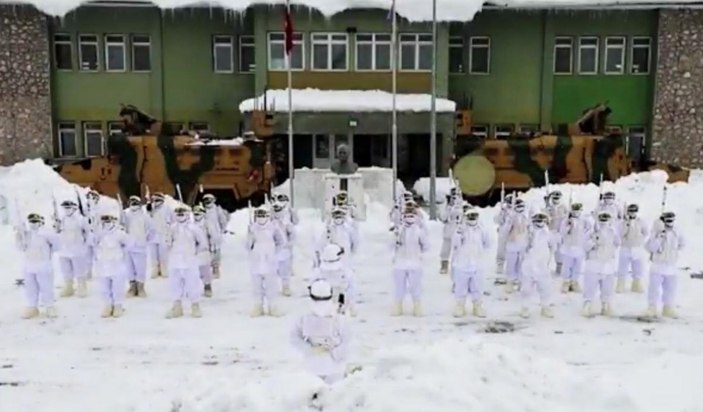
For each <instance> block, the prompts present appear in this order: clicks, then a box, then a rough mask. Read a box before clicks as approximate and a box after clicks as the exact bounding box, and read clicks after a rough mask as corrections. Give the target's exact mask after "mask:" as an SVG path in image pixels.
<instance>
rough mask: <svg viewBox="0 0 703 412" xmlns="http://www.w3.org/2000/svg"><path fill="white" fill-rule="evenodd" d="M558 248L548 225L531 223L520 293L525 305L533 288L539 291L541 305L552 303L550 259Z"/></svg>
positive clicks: (523, 262) (530, 296)
mask: <svg viewBox="0 0 703 412" xmlns="http://www.w3.org/2000/svg"><path fill="white" fill-rule="evenodd" d="M555 249H556V241H555V239H554V236H553V234H552V233H551V232H550V230H549V228H548V227H547V226H545V227H541V228H540V227H537V226H535V225H531V226H530V228H529V231H528V235H527V247H526V249H525V258H524V259H523V261H522V268H521V269H522V270H521V271H522V286H521V288H520V294H521V295H522V299H523V306H527V304H528V303H529V301H530V299H531V298H532V292H533V289H535V288H536V289H537V293H539V299H540V305H541V306H543V307H544V306H549V305H550V304H551V279H550V272H549V261H550V260H551V256H552V254H553V253H554V250H555Z"/></svg>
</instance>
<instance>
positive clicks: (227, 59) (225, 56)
mask: <svg viewBox="0 0 703 412" xmlns="http://www.w3.org/2000/svg"><path fill="white" fill-rule="evenodd" d="M233 42H234V39H233V38H232V36H215V37H213V38H212V61H213V63H212V67H213V68H214V70H215V73H232V72H233V71H234V61H233V60H232V52H233V51H234V46H233Z"/></svg>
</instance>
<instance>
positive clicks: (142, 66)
mask: <svg viewBox="0 0 703 412" xmlns="http://www.w3.org/2000/svg"><path fill="white" fill-rule="evenodd" d="M132 70H133V71H135V72H148V71H151V38H150V37H149V36H146V35H136V34H135V35H134V36H132Z"/></svg>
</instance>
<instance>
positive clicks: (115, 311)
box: [112, 305, 124, 318]
mask: <svg viewBox="0 0 703 412" xmlns="http://www.w3.org/2000/svg"><path fill="white" fill-rule="evenodd" d="M122 315H124V308H123V307H122V305H115V307H114V308H112V317H113V318H121V317H122Z"/></svg>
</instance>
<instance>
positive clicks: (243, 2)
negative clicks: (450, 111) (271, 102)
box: [0, 0, 702, 21]
mask: <svg viewBox="0 0 703 412" xmlns="http://www.w3.org/2000/svg"><path fill="white" fill-rule="evenodd" d="M395 1H396V10H397V12H398V14H399V15H401V16H403V17H404V18H406V19H408V20H410V21H431V20H432V1H431V0H395ZM285 2H286V0H151V1H145V0H99V1H97V2H94V1H91V0H0V3H14V4H17V3H20V4H31V5H34V6H35V7H37V8H38V9H39V10H41V11H43V12H44V13H46V14H49V15H53V16H63V15H65V14H67V13H68V12H70V11H71V10H73V9H75V8H77V7H78V6H80V5H83V4H88V3H100V4H121V5H139V4H153V5H155V6H157V7H159V8H162V9H173V8H178V7H187V6H193V7H195V6H200V7H203V6H204V7H223V8H226V9H229V10H233V11H243V10H245V9H247V8H248V7H250V6H254V5H260V4H269V5H281V4H285ZM290 2H291V5H293V6H307V7H310V8H313V9H317V10H319V11H320V12H321V13H323V14H324V15H326V16H332V15H334V14H337V13H339V12H342V11H344V10H347V9H358V8H380V9H389V8H390V7H391V4H392V2H393V0H290ZM695 3H698V4H700V3H702V2H701V0H668V1H662V0H494V1H486V0H437V19H438V20H439V21H469V20H471V19H473V17H474V15H475V14H476V13H477V12H478V11H480V10H481V8H482V7H483V6H484V5H492V6H498V7H518V8H565V7H588V8H598V7H653V6H657V7H667V6H679V7H681V6H687V5H693V4H695Z"/></svg>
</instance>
